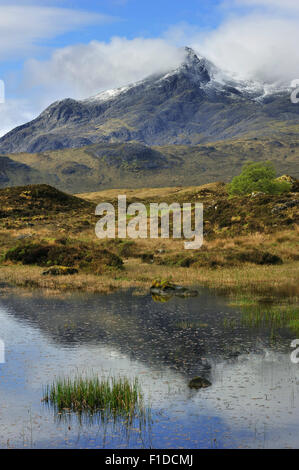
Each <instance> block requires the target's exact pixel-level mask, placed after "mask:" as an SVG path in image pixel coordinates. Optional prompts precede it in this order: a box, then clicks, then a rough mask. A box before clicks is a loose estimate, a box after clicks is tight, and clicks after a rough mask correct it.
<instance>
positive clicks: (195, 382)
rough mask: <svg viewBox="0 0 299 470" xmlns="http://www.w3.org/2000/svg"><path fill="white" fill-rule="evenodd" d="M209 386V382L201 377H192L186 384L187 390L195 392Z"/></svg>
mask: <svg viewBox="0 0 299 470" xmlns="http://www.w3.org/2000/svg"><path fill="white" fill-rule="evenodd" d="M211 385H212V384H211V382H210V381H209V380H207V379H205V378H203V377H194V379H192V380H190V382H189V384H188V386H189V388H195V389H196V390H199V389H200V388H207V387H211Z"/></svg>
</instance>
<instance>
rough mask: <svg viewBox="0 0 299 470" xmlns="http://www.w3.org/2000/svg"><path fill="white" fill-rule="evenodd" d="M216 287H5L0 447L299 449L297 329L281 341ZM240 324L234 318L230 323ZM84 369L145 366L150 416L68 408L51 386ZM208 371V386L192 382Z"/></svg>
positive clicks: (139, 372)
mask: <svg viewBox="0 0 299 470" xmlns="http://www.w3.org/2000/svg"><path fill="white" fill-rule="evenodd" d="M241 317H242V314H241V312H240V311H238V310H237V309H233V308H231V307H229V306H228V303H227V299H225V298H223V297H217V296H216V295H215V294H213V293H211V292H210V291H208V290H205V289H202V290H200V295H199V296H198V297H197V298H190V299H179V298H173V299H171V300H170V301H169V302H168V303H156V302H154V301H153V300H152V298H151V296H150V295H148V296H134V295H132V293H131V292H127V293H123V292H122V293H116V294H113V295H110V296H100V295H81V294H80V295H79V294H68V295H65V294H64V295H63V296H61V297H60V296H52V297H51V296H45V295H43V294H42V293H40V292H35V293H20V292H19V293H15V292H14V291H11V292H9V291H6V290H5V291H4V290H3V292H1V298H0V338H1V340H2V341H4V343H5V356H6V357H5V361H6V362H5V363H3V364H0V403H1V406H0V447H1V448H23V447H25V448H156V449H158V448H239V447H241V448H247V447H248V448H285V447H293V448H299V364H294V363H292V361H291V359H290V354H291V352H292V349H291V348H290V344H291V341H292V340H293V339H295V338H294V335H293V334H291V333H290V332H289V331H288V330H280V331H279V332H278V333H277V335H276V339H275V341H273V337H272V335H271V332H270V331H269V330H268V329H267V328H265V327H263V328H249V327H246V326H243V323H242V321H241ZM228 324H230V325H234V327H228V326H227V325H228ZM78 373H83V374H84V375H88V374H91V375H93V374H95V373H96V374H98V375H100V376H107V375H110V376H111V375H113V376H117V377H118V376H129V377H132V378H133V377H138V379H139V382H140V384H141V387H142V390H143V392H144V395H145V401H146V403H149V404H150V406H151V410H152V411H151V418H150V419H149V420H148V422H147V423H146V424H145V425H144V426H143V427H141V428H140V427H139V426H138V425H137V423H133V424H132V426H130V428H129V429H128V428H126V426H125V425H124V424H123V423H121V422H119V423H113V422H107V423H105V424H104V423H102V422H100V421H97V419H96V418H95V419H86V420H84V419H81V420H80V419H78V417H77V416H76V415H71V414H70V415H68V416H67V417H62V416H60V415H58V414H57V413H55V411H54V410H52V409H51V408H48V407H46V406H45V404H44V403H42V401H41V399H42V394H43V386H45V385H47V384H51V383H52V381H53V380H54V379H55V377H63V376H76V375H77V374H78ZM197 375H200V376H202V377H205V378H207V379H208V380H210V382H211V383H212V386H211V387H210V388H207V389H202V390H198V391H196V390H191V389H189V388H188V381H189V380H190V378H192V377H194V376H197Z"/></svg>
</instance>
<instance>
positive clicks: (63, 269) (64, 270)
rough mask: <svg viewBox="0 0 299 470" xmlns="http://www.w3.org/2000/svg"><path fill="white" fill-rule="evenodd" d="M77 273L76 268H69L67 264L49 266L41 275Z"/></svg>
mask: <svg viewBox="0 0 299 470" xmlns="http://www.w3.org/2000/svg"><path fill="white" fill-rule="evenodd" d="M71 274H78V269H76V268H69V267H68V266H51V267H50V268H49V269H46V271H44V272H43V276H66V275H71Z"/></svg>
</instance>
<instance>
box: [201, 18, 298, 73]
mask: <svg viewBox="0 0 299 470" xmlns="http://www.w3.org/2000/svg"><path fill="white" fill-rule="evenodd" d="M298 44H299V22H298V19H297V18H277V17H272V16H269V15H265V14H251V15H247V16H245V17H235V18H232V19H230V20H228V21H227V22H225V23H224V24H222V25H221V26H220V27H219V28H218V29H217V30H215V31H211V32H209V33H207V34H206V35H205V37H200V38H194V39H193V45H194V46H195V48H197V49H200V50H201V51H202V53H203V54H205V55H207V56H208V57H209V58H210V59H211V60H212V61H213V62H215V63H216V65H218V66H219V67H221V68H224V69H226V70H229V71H232V72H234V73H236V74H237V75H239V76H242V77H244V78H250V79H257V80H262V81H266V82H275V81H287V82H290V81H291V80H292V79H294V78H297V77H299V49H298Z"/></svg>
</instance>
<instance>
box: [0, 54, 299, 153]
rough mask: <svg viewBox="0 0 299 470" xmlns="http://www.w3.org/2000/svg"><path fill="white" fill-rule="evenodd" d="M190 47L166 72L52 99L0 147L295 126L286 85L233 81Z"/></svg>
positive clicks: (298, 116)
mask: <svg viewBox="0 0 299 470" xmlns="http://www.w3.org/2000/svg"><path fill="white" fill-rule="evenodd" d="M185 52H186V53H185V59H184V61H183V63H182V64H181V65H180V67H178V68H177V69H175V70H172V71H170V72H169V73H167V74H166V75H165V74H164V75H159V76H151V77H148V78H147V79H145V80H143V81H141V82H138V83H136V84H133V85H130V86H127V87H123V88H120V89H117V90H108V91H106V92H103V93H100V94H98V95H96V96H94V97H92V98H90V99H87V100H83V101H76V100H73V99H65V100H62V101H59V102H55V103H53V104H52V105H51V106H49V107H48V108H47V109H46V110H45V111H44V112H43V113H42V114H41V115H40V116H38V117H37V118H36V119H34V120H33V121H31V122H29V123H27V124H25V125H23V126H20V127H17V128H16V129H14V130H12V131H11V132H9V133H8V134H6V135H5V136H3V137H2V138H1V139H0V153H2V154H9V153H10V154H12V153H20V152H27V153H36V152H45V151H49V150H59V149H64V148H80V147H84V146H88V145H92V144H111V143H120V142H121V143H124V142H132V141H134V142H139V143H140V144H142V145H147V146H166V145H192V146H194V145H197V144H203V143H206V142H214V141H220V140H222V141H223V140H227V139H232V138H237V137H238V138H240V137H254V138H257V137H269V136H272V135H273V134H274V133H283V134H286V133H289V134H290V135H294V133H295V134H296V133H297V132H298V129H299V106H296V105H294V104H292V103H291V101H290V99H289V91H288V90H279V89H275V88H274V89H271V87H265V86H264V85H262V84H257V83H253V82H252V83H250V82H241V81H236V80H234V79H232V78H231V77H228V76H227V75H225V74H224V73H223V72H222V71H220V70H219V69H217V68H216V67H215V66H214V65H213V64H212V63H210V62H209V61H208V60H206V59H205V58H203V57H199V56H197V55H196V54H195V52H194V51H193V50H192V49H190V48H186V51H185ZM290 126H291V127H292V129H291V130H290Z"/></svg>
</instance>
